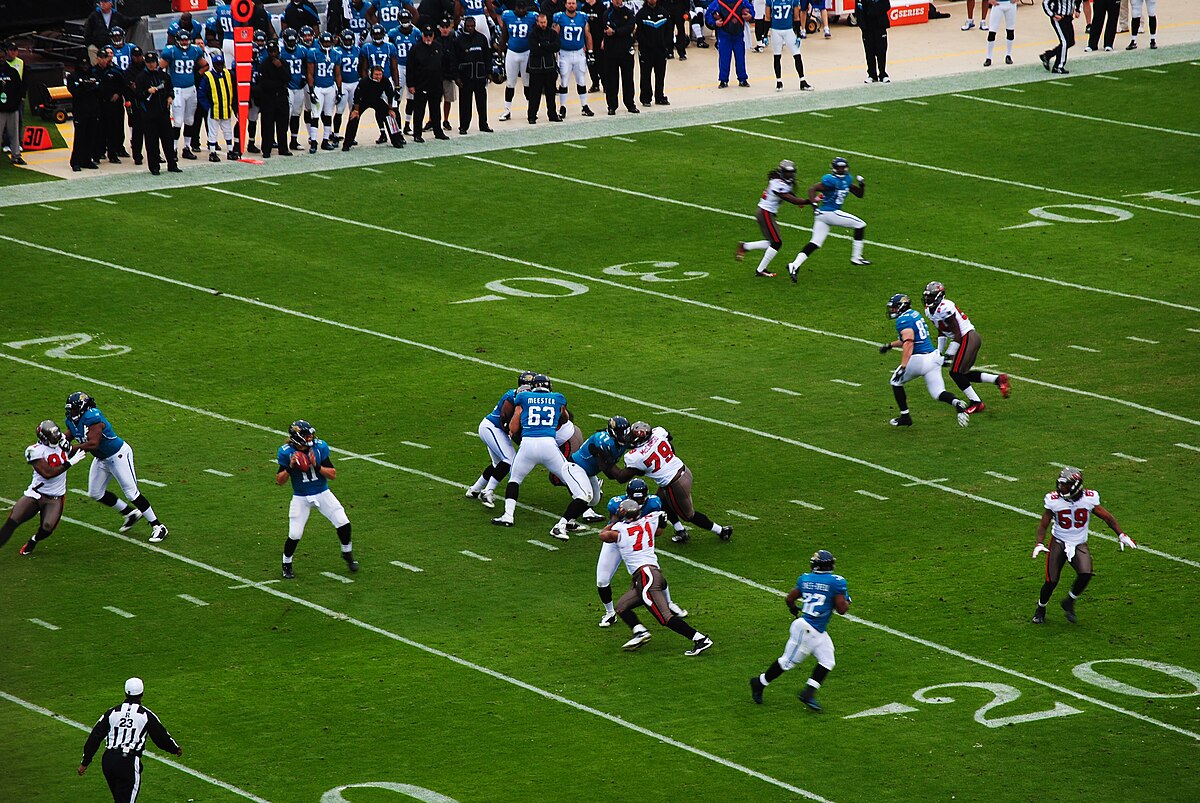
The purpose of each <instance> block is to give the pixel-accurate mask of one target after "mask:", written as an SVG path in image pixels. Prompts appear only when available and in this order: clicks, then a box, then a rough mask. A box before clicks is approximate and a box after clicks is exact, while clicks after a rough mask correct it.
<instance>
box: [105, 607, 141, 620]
mask: <svg viewBox="0 0 1200 803" xmlns="http://www.w3.org/2000/svg"><path fill="white" fill-rule="evenodd" d="M104 610H106V611H108V612H109V613H115V614H116V615H117V616H120V617H121V618H122V619H133V618H135V617H134V615H133V614H132V613H130V612H129V611H123V610H121V609H120V608H114V607H113V606H112V605H105V606H104Z"/></svg>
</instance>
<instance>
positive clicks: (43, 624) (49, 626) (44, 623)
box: [29, 619, 62, 630]
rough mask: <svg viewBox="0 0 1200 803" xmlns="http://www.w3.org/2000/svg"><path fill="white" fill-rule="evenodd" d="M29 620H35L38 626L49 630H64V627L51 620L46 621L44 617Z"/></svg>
mask: <svg viewBox="0 0 1200 803" xmlns="http://www.w3.org/2000/svg"><path fill="white" fill-rule="evenodd" d="M29 621H30V622H33V623H34V624H35V625H37V626H38V627H44V628H46V629H47V630H62V628H61V627H59V626H58V625H52V624H50V623H49V622H47V621H44V620H42V619H30V620H29Z"/></svg>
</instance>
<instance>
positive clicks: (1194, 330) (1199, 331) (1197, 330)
mask: <svg viewBox="0 0 1200 803" xmlns="http://www.w3.org/2000/svg"><path fill="white" fill-rule="evenodd" d="M1188 331H1189V332H1195V333H1196V334H1198V335H1200V329H1192V328H1191V327H1190V326H1189V327H1188Z"/></svg>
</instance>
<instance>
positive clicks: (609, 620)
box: [600, 611, 617, 627]
mask: <svg viewBox="0 0 1200 803" xmlns="http://www.w3.org/2000/svg"><path fill="white" fill-rule="evenodd" d="M616 621H617V612H616V611H613V612H612V613H606V614H604V616H602V617H601V618H600V627H612V626H613V625H614V624H615V623H616Z"/></svg>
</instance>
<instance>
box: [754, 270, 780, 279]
mask: <svg viewBox="0 0 1200 803" xmlns="http://www.w3.org/2000/svg"><path fill="white" fill-rule="evenodd" d="M754 275H755V276H756V277H758V278H759V279H774V278H775V276H776V275H777V274H774V273H771V272H770V271H761V270H756V271H754Z"/></svg>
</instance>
